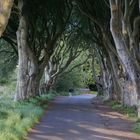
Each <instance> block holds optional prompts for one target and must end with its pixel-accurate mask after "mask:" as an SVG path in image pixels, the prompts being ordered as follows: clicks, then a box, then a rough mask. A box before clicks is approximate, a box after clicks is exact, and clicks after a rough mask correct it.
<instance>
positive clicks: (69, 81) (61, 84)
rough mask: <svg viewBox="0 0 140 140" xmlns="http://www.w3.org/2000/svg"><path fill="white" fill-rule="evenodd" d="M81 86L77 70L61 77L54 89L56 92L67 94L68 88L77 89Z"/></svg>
mask: <svg viewBox="0 0 140 140" xmlns="http://www.w3.org/2000/svg"><path fill="white" fill-rule="evenodd" d="M81 84H82V81H81V77H80V73H79V72H78V69H75V70H73V71H72V72H70V73H68V74H66V75H65V74H63V75H61V76H60V77H59V78H58V79H57V82H56V85H55V88H56V91H59V92H60V91H66V92H68V90H69V88H77V87H80V86H81Z"/></svg>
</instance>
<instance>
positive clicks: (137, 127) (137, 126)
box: [133, 122, 140, 134]
mask: <svg viewBox="0 0 140 140" xmlns="http://www.w3.org/2000/svg"><path fill="white" fill-rule="evenodd" d="M133 131H134V132H135V133H138V134H140V122H138V123H136V124H135V126H134V128H133Z"/></svg>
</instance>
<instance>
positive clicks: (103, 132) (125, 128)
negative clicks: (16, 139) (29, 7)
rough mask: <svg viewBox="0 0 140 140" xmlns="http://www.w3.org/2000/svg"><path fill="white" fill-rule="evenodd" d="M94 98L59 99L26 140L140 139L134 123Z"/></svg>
mask: <svg viewBox="0 0 140 140" xmlns="http://www.w3.org/2000/svg"><path fill="white" fill-rule="evenodd" d="M92 98H93V95H90V94H84V95H79V96H72V97H57V98H56V99H55V100H54V101H53V103H52V104H51V105H50V107H49V109H48V111H47V113H46V114H45V115H44V117H43V118H42V120H41V123H39V124H38V125H37V126H36V127H35V128H34V129H33V130H32V131H31V132H30V134H29V135H28V137H27V138H26V140H140V136H139V135H137V134H134V133H132V132H131V128H132V122H130V121H128V120H127V118H126V117H124V116H123V115H121V114H119V113H117V112H114V111H113V110H111V109H110V108H109V107H107V106H104V105H102V104H99V103H97V104H91V99H92Z"/></svg>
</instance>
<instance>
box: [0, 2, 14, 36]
mask: <svg viewBox="0 0 140 140" xmlns="http://www.w3.org/2000/svg"><path fill="white" fill-rule="evenodd" d="M13 3H14V0H0V37H1V36H2V34H3V32H4V31H5V29H6V26H7V24H8V20H9V17H10V14H11V9H12V6H13Z"/></svg>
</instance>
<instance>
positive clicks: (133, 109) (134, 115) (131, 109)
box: [105, 101, 140, 134]
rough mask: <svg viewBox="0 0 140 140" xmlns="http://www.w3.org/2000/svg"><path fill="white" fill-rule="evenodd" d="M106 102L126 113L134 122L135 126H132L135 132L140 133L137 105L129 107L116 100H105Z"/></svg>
mask: <svg viewBox="0 0 140 140" xmlns="http://www.w3.org/2000/svg"><path fill="white" fill-rule="evenodd" d="M105 104H107V105H109V106H111V107H112V109H114V110H116V111H118V112H120V113H122V114H124V115H126V116H127V117H128V118H129V119H130V120H132V121H133V122H134V127H133V128H132V130H133V132H135V133H137V134H140V121H139V120H138V117H137V109H136V107H127V106H123V105H121V104H120V103H118V102H115V101H105Z"/></svg>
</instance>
